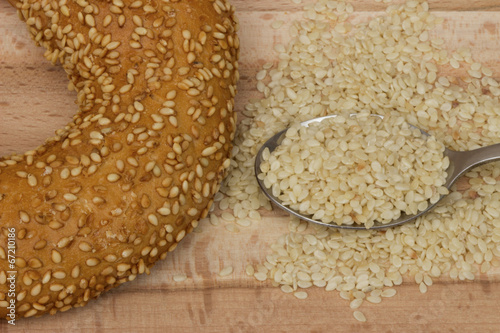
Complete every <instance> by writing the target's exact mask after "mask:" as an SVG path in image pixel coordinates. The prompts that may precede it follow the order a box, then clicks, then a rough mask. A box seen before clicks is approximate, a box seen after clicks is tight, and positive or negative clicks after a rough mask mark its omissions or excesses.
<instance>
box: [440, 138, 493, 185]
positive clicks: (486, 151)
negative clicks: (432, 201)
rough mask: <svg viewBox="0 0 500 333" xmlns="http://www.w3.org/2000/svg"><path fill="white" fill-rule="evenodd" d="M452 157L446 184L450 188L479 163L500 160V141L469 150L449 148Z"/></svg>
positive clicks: (448, 152) (448, 154)
mask: <svg viewBox="0 0 500 333" xmlns="http://www.w3.org/2000/svg"><path fill="white" fill-rule="evenodd" d="M447 156H448V158H449V159H450V168H449V169H448V178H447V180H446V183H445V184H444V186H446V187H447V188H450V187H451V185H453V183H455V181H456V180H457V179H458V178H459V177H460V176H461V175H462V174H464V173H465V172H467V171H468V170H470V169H471V168H473V167H476V166H478V165H481V164H484V163H489V162H494V161H497V160H500V143H497V144H494V145H491V146H487V147H482V148H478V149H474V150H469V151H453V150H447Z"/></svg>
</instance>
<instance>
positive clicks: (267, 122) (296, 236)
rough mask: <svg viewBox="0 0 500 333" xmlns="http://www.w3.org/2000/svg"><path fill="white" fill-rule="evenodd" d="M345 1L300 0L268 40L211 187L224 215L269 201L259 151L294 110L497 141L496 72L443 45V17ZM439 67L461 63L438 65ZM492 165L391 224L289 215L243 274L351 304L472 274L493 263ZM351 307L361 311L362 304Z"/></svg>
mask: <svg viewBox="0 0 500 333" xmlns="http://www.w3.org/2000/svg"><path fill="white" fill-rule="evenodd" d="M352 11H353V9H352V6H351V5H350V4H348V3H346V2H344V1H330V0H328V1H327V0H319V1H317V2H315V3H313V4H308V5H306V6H305V7H304V18H303V20H301V21H298V22H295V23H294V24H292V26H291V28H290V36H291V41H290V42H289V43H288V44H287V45H276V46H275V50H276V51H277V52H278V57H277V58H278V62H277V63H276V64H266V65H264V67H263V69H262V70H261V71H260V72H259V73H258V74H257V79H258V83H257V89H258V90H259V91H260V92H261V93H262V94H263V98H262V99H260V100H258V101H252V102H250V103H249V104H248V105H246V107H245V110H244V111H243V114H244V119H243V120H242V121H241V123H240V125H239V128H238V134H237V136H236V146H235V147H234V149H233V156H234V157H233V160H232V162H231V171H230V173H229V176H228V178H227V179H226V182H225V183H224V185H223V187H222V189H221V192H222V193H221V194H219V195H218V196H217V197H216V199H217V202H218V205H219V208H220V209H221V210H223V211H225V213H224V214H225V215H226V218H227V221H229V220H239V219H247V218H250V219H251V220H259V219H260V214H259V213H258V212H257V210H258V209H260V208H264V209H271V208H272V207H271V205H270V204H269V202H268V200H267V199H266V198H265V196H264V195H263V194H262V193H260V191H259V190H258V186H257V183H256V181H255V179H254V175H253V169H252V167H253V163H254V157H255V155H256V153H257V150H258V149H259V148H260V146H261V145H262V144H263V143H264V142H265V140H267V138H269V137H271V136H272V135H274V134H275V133H277V132H279V131H281V130H283V129H284V128H286V127H288V126H289V124H291V123H292V122H294V121H305V120H308V119H311V118H315V117H318V116H324V115H327V114H332V113H338V112H339V110H349V111H351V112H362V111H365V110H369V111H370V112H372V113H374V114H380V115H386V114H388V113H390V112H397V113H398V114H400V115H401V116H403V117H404V118H405V120H406V121H407V122H409V123H410V124H414V125H416V126H417V127H419V128H422V129H424V130H426V131H427V132H429V133H431V134H432V135H433V136H435V137H436V138H437V140H438V141H439V142H442V143H443V144H444V145H445V146H447V147H449V148H451V149H454V150H470V149H474V148H478V147H480V146H485V145H489V144H493V143H498V142H499V141H500V140H499V138H500V126H499V125H500V100H499V96H500V89H499V87H500V86H499V83H498V81H497V80H495V79H494V78H493V72H492V70H491V69H489V68H487V67H485V66H483V65H482V64H480V63H478V62H475V61H474V60H473V57H472V52H471V51H470V50H468V49H463V48H461V49H458V50H453V51H448V50H447V48H446V47H447V46H446V47H445V43H444V41H443V40H442V39H440V38H436V37H433V35H434V34H433V32H432V29H433V28H435V27H436V26H439V24H441V23H442V19H440V18H439V17H436V16H434V15H433V14H432V13H430V12H429V5H428V3H427V2H423V1H414V0H412V1H408V2H406V3H405V4H402V5H390V6H389V7H387V9H386V13H385V14H384V15H381V16H378V17H375V18H373V19H370V20H369V21H367V22H362V23H360V24H357V25H353V24H351V23H350V22H349V16H350V15H351V13H352ZM279 26H281V24H276V27H279ZM443 67H445V68H447V69H448V71H449V70H450V69H451V71H452V72H453V70H455V69H457V70H461V71H463V72H465V73H466V75H464V76H461V77H460V78H458V76H453V75H449V76H445V75H443V74H441V69H442V68H443ZM499 176H500V168H499V167H498V164H496V163H493V164H488V165H484V166H481V167H478V168H475V169H473V170H472V171H470V172H468V173H467V174H466V178H465V180H464V181H463V182H461V183H460V184H457V185H455V186H454V187H453V188H452V191H451V193H450V195H449V196H448V197H447V198H446V199H445V200H444V201H442V202H441V203H440V204H439V205H438V207H437V208H436V209H435V210H434V211H433V212H431V213H429V214H427V215H425V216H423V217H421V218H419V219H418V220H417V221H416V222H415V223H413V224H406V225H403V226H400V227H396V228H392V229H388V230H386V231H370V230H363V231H342V230H331V229H327V228H325V227H316V226H314V227H307V225H306V224H305V223H304V222H301V221H299V220H298V219H295V218H291V219H290V223H289V232H288V233H287V234H284V235H283V236H282V237H280V238H279V239H278V240H277V241H276V242H275V243H274V244H272V245H271V246H270V254H269V255H267V256H266V259H265V260H264V261H263V262H262V263H260V264H256V265H251V266H248V267H247V269H246V271H247V274H249V275H251V276H254V277H255V278H256V279H257V280H259V281H269V282H271V283H272V284H273V285H276V286H279V287H280V288H281V290H282V291H283V292H286V293H292V294H294V295H295V296H296V297H297V298H305V297H307V289H308V288H310V287H312V286H316V287H320V288H324V289H325V290H327V291H330V290H336V291H338V292H339V293H340V296H341V297H342V298H344V299H346V300H348V301H349V302H350V306H351V308H353V309H357V308H359V307H360V306H361V305H362V304H363V303H364V302H371V303H379V302H380V301H381V300H382V299H383V298H385V297H392V296H394V295H395V294H396V290H397V289H396V288H394V287H395V286H397V285H400V284H401V283H402V282H403V280H409V281H414V282H415V283H416V284H417V286H418V288H419V290H420V291H421V292H422V293H425V292H426V291H427V288H428V287H429V286H431V285H432V284H433V281H434V280H436V279H438V278H440V277H449V278H451V279H458V280H474V279H475V277H476V276H477V275H478V274H482V273H486V272H488V271H489V270H490V269H491V268H492V267H494V266H499V265H500V261H499V258H500V219H499V217H500V187H499V185H498V182H497V179H498V177H499ZM228 212H233V213H228ZM229 216H231V217H229ZM212 220H213V221H217V220H218V218H211V221H212ZM311 229H312V230H311ZM354 316H355V318H356V319H357V320H360V321H364V320H365V319H366V317H365V316H364V315H363V314H362V313H361V312H359V310H356V312H354Z"/></svg>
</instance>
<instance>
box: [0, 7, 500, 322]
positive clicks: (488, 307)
mask: <svg viewBox="0 0 500 333" xmlns="http://www.w3.org/2000/svg"><path fill="white" fill-rule="evenodd" d="M0 1H1V2H0V155H3V154H7V153H11V152H14V151H17V152H20V151H24V150H27V149H30V148H33V147H35V146H36V145H37V144H40V143H41V142H43V140H44V139H45V138H46V137H48V136H50V135H51V134H52V133H53V132H54V130H55V129H57V128H58V127H61V126H63V125H64V124H65V123H66V122H67V121H68V120H69V119H70V118H71V116H72V114H73V113H74V112H75V104H74V99H75V95H74V93H72V92H69V91H67V90H66V84H67V81H66V78H65V74H64V72H63V71H62V70H61V69H60V68H58V67H53V66H52V65H50V64H49V63H47V62H46V61H45V60H44V58H43V57H42V55H43V51H42V50H40V49H37V48H36V47H34V46H33V43H32V42H31V41H30V40H29V38H28V37H27V33H26V30H25V27H24V25H23V24H22V23H21V22H18V19H17V15H16V13H15V11H14V10H13V9H12V8H10V7H9V5H8V4H7V2H6V1H5V0H0ZM233 4H234V5H235V6H236V8H237V10H238V16H239V19H240V22H241V33H240V37H241V45H242V50H241V52H242V57H241V77H242V80H241V82H240V86H239V90H240V93H239V95H238V97H237V109H238V110H241V109H242V108H243V106H244V104H245V103H246V102H247V101H248V99H249V98H250V97H255V96H258V94H257V93H256V91H255V88H254V87H255V80H254V79H253V78H254V76H255V74H256V72H257V71H258V69H259V68H260V66H261V65H262V64H264V63H266V62H269V61H273V60H274V59H275V58H276V55H275V54H274V53H273V52H272V43H273V42H280V41H285V40H286V32H285V31H275V30H273V29H271V28H270V25H271V23H272V21H273V20H274V19H282V20H286V21H289V20H291V19H294V18H299V17H300V7H299V6H298V5H294V4H293V3H291V2H290V1H289V0H233ZM430 6H431V9H432V10H434V11H435V12H436V15H439V16H443V17H444V18H445V23H444V25H443V29H442V30H438V31H436V32H435V34H436V35H439V36H441V37H444V38H445V40H446V41H447V43H448V44H449V45H452V46H453V47H457V46H471V47H473V49H474V54H475V55H476V59H477V60H479V61H481V62H483V63H486V64H488V65H489V66H490V67H491V68H493V69H494V70H495V72H496V73H500V61H499V60H498V58H499V56H500V1H498V0H444V1H443V0H441V1H439V0H433V1H430ZM354 7H355V9H356V10H357V11H360V13H358V14H356V17H355V19H356V20H363V19H365V18H366V17H368V16H372V15H376V14H377V12H379V11H381V10H383V8H384V5H383V4H381V3H376V2H375V1H373V0H357V1H354ZM497 77H498V75H497ZM241 229H242V230H241V232H240V233H231V232H229V231H227V230H226V229H225V227H224V225H220V226H217V227H214V226H212V225H208V224H202V225H201V227H200V230H198V232H196V233H194V234H191V235H189V236H188V237H187V238H186V240H185V241H183V242H182V243H181V245H180V246H179V248H178V249H177V250H176V251H175V252H174V253H173V254H172V255H170V256H169V257H168V258H167V259H166V260H165V261H163V262H161V263H159V264H157V265H156V266H155V267H154V268H153V269H152V274H151V275H150V276H141V277H139V278H138V279H137V280H136V281H134V282H131V283H128V284H126V285H124V286H122V287H119V288H118V289H115V290H113V291H111V292H108V293H106V294H105V295H103V296H102V297H100V298H99V299H98V300H97V301H93V302H91V303H90V304H89V305H88V306H86V307H85V308H82V309H76V310H71V311H69V312H66V313H62V314H57V315H56V316H47V317H42V318H32V319H29V320H24V321H18V322H17V325H16V326H15V327H13V326H10V325H7V324H6V323H5V322H2V323H0V332H80V331H81V332H498V331H499V330H500V316H499V313H500V270H499V269H497V270H496V271H492V272H490V273H489V274H487V275H484V276H481V277H479V280H478V281H476V282H473V283H458V282H453V281H450V280H442V281H438V282H436V283H435V284H434V285H433V286H432V287H430V288H429V291H428V292H427V293H426V294H420V292H419V291H418V288H417V286H416V285H414V284H412V283H405V284H404V285H402V286H400V287H398V288H397V289H398V294H397V295H396V296H395V297H393V298H391V299H387V300H384V301H383V302H382V304H378V305H370V304H366V302H365V305H363V312H364V313H365V315H366V317H367V319H368V322H367V323H363V324H362V323H359V322H357V321H356V320H355V319H354V318H353V316H352V310H351V309H350V308H349V306H348V302H347V301H345V300H342V299H341V298H340V297H339V296H338V294H337V293H336V292H326V291H324V290H323V289H310V290H308V293H309V297H308V298H307V299H306V300H298V299H296V298H294V297H293V296H291V295H286V294H283V293H282V292H281V291H280V290H279V289H277V288H275V287H272V286H271V285H270V284H268V283H261V282H258V281H256V280H254V279H253V278H250V277H247V276H246V274H245V273H244V271H245V266H246V265H247V264H248V263H258V262H259V261H261V260H263V259H264V257H265V255H266V254H267V253H268V245H269V244H270V243H272V242H273V240H274V239H276V238H277V237H278V236H280V235H281V234H283V233H286V232H287V223H286V219H285V218H283V217H282V216H278V215H276V213H268V214H267V215H266V216H265V217H264V221H262V222H261V223H254V224H253V225H252V226H251V227H249V228H241ZM228 265H232V266H233V267H234V272H233V274H232V275H230V276H227V277H223V278H221V277H219V276H218V275H217V274H218V272H219V271H220V269H221V268H223V267H224V266H228ZM179 273H185V274H187V276H188V279H187V280H186V281H184V282H181V283H177V282H174V281H173V276H174V275H175V274H179Z"/></svg>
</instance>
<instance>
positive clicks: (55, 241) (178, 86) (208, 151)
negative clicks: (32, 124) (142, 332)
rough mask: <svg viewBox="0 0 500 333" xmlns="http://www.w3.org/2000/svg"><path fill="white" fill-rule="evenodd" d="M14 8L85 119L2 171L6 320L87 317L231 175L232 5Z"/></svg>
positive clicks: (129, 1) (25, 2) (192, 0)
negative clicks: (60, 72) (83, 309)
mask: <svg viewBox="0 0 500 333" xmlns="http://www.w3.org/2000/svg"><path fill="white" fill-rule="evenodd" d="M9 1H10V2H11V4H12V5H13V6H15V7H16V8H17V9H18V13H19V16H20V18H21V19H22V20H23V21H25V22H26V23H27V26H28V30H29V33H30V34H31V36H32V37H33V39H34V40H35V42H36V44H37V45H40V46H42V47H44V48H45V49H46V52H45V57H46V58H47V59H48V60H49V61H51V62H53V63H54V64H55V63H60V64H61V65H62V66H63V68H64V69H65V71H66V73H67V74H68V77H69V79H70V84H69V85H70V87H71V88H73V89H75V90H76V92H77V104H78V112H77V114H76V115H75V116H74V117H73V119H72V121H71V122H70V123H69V124H68V125H67V126H66V127H64V128H63V129H60V130H58V131H56V134H55V136H54V137H52V138H49V139H47V140H46V142H45V143H44V144H43V145H41V146H39V147H38V148H36V149H33V150H31V151H28V152H26V153H24V154H15V155H12V156H7V157H3V158H0V226H1V229H2V233H1V234H0V315H1V317H2V318H6V319H12V313H13V312H15V316H16V318H22V317H31V316H40V315H43V314H46V313H50V314H54V313H56V312H59V311H66V310H69V309H71V308H73V307H80V306H84V305H86V304H87V303H88V301H89V300H91V299H93V298H96V297H98V296H99V295H101V294H102V293H103V292H104V291H106V290H109V289H111V288H113V287H116V286H118V285H120V284H122V283H124V282H127V281H131V280H134V279H135V278H136V276H137V275H139V274H142V273H148V274H149V270H150V268H151V266H152V265H154V263H155V262H156V261H158V260H159V259H164V258H165V257H166V256H167V253H168V252H170V251H172V250H174V249H175V248H176V246H177V244H178V243H179V242H180V241H181V240H182V239H183V238H184V236H185V235H186V234H187V233H189V232H191V231H192V230H193V228H195V227H196V225H197V224H198V221H199V220H200V219H202V218H204V217H205V216H207V214H208V212H209V209H210V207H211V205H212V203H213V197H214V195H215V193H216V192H217V191H218V189H219V186H220V183H221V181H222V179H223V177H224V176H225V174H226V173H227V170H228V167H229V165H230V151H231V149H232V140H233V137H234V132H235V128H236V113H235V112H234V96H235V94H236V84H237V81H238V77H239V74H238V57H239V40H238V36H237V29H238V23H237V20H236V17H235V14H234V7H232V6H231V5H230V4H229V3H228V2H227V1H225V0H109V1H97V0H69V1H68V0H61V1H51V0H19V1H16V0H9ZM14 243H15V246H10V247H9V245H13V244H14ZM12 274H14V275H15V292H14V293H10V292H9V291H12V288H11V289H9V287H10V286H11V282H12V279H9V278H10V277H11V275H12ZM13 295H14V296H13ZM13 303H14V304H15V311H12V305H11V304H13ZM9 314H10V316H9Z"/></svg>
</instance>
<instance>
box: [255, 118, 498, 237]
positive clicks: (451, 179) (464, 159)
mask: <svg viewBox="0 0 500 333" xmlns="http://www.w3.org/2000/svg"><path fill="white" fill-rule="evenodd" d="M336 116H337V115H329V116H324V117H319V118H314V119H310V120H307V121H304V122H302V123H300V125H301V126H305V127H308V126H309V124H311V123H313V122H321V121H323V120H324V119H327V118H333V117H336ZM373 116H377V117H380V118H383V116H380V115H373ZM410 126H411V127H414V128H417V127H415V126H413V125H410ZM287 130H288V128H287V129H284V130H282V131H281V132H279V133H277V134H275V135H274V136H272V137H271V138H270V139H269V140H267V141H266V142H265V143H264V144H263V145H262V147H261V148H260V150H259V151H258V153H257V156H256V157H255V176H256V178H257V182H258V183H259V186H260V188H261V189H262V191H263V192H264V194H265V195H266V196H267V197H268V198H269V199H270V200H271V201H272V202H273V203H275V204H276V205H277V206H278V207H280V208H281V209H283V210H285V211H287V212H288V213H290V214H292V215H295V216H297V217H298V218H300V219H302V220H305V221H308V222H312V223H316V224H319V225H322V226H326V227H330V228H338V229H356V230H366V229H367V228H366V227H364V226H363V225H347V224H345V225H338V224H334V223H332V224H330V223H325V222H321V221H317V220H314V219H312V218H311V216H308V215H303V214H301V213H300V212H298V211H296V210H294V209H292V208H290V207H288V206H286V205H284V204H283V202H282V201H281V200H280V199H279V198H277V197H275V196H274V195H273V194H272V193H271V190H270V189H267V188H266V186H265V185H264V182H263V180H261V179H259V177H258V175H259V174H260V173H261V171H260V165H261V163H262V162H263V158H262V154H263V152H264V150H265V149H266V148H267V149H269V152H271V153H272V152H273V151H274V150H275V149H276V148H277V147H278V146H279V145H280V144H281V141H282V140H283V138H284V137H285V133H286V131H287ZM419 130H420V132H422V134H424V135H427V136H429V134H428V133H426V132H425V131H423V130H421V129H419ZM444 156H448V158H449V161H450V164H449V167H448V169H447V170H446V172H447V174H448V176H447V178H446V182H445V183H444V185H443V186H444V187H446V188H447V189H450V188H451V186H452V185H453V184H454V183H455V182H456V181H457V179H458V178H460V176H461V175H462V174H464V173H465V172H467V171H468V170H470V169H471V168H473V167H476V166H478V165H480V164H484V163H489V162H493V161H496V160H500V143H499V144H494V145H491V146H486V147H482V148H478V149H474V150H470V151H454V150H450V149H448V148H445V150H444ZM444 197H445V195H443V196H441V198H440V199H439V200H438V201H437V202H435V203H433V204H429V206H428V207H427V209H425V210H423V211H420V212H418V213H417V214H415V215H406V214H404V213H402V214H401V216H400V217H399V218H398V219H395V220H392V221H391V222H389V223H385V224H382V223H380V222H377V221H375V224H374V225H373V226H372V227H371V228H369V229H383V228H390V227H394V226H397V225H401V224H403V223H406V222H410V221H413V220H415V219H416V218H418V217H419V216H421V215H423V214H425V213H427V212H429V211H430V210H432V209H433V208H434V207H435V206H436V205H437V203H438V202H439V201H441V200H442V199H443V198H444Z"/></svg>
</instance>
